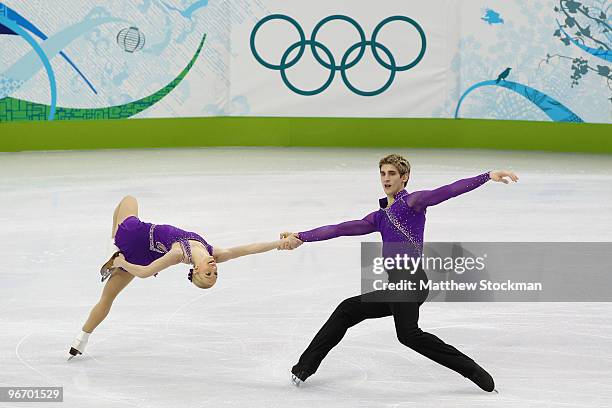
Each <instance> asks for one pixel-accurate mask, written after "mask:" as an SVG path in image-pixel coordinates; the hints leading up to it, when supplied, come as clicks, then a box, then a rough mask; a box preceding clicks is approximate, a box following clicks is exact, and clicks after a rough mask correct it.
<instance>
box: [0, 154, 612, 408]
mask: <svg viewBox="0 0 612 408" xmlns="http://www.w3.org/2000/svg"><path fill="white" fill-rule="evenodd" d="M396 150H397V151H396V152H397V153H401V154H405V155H406V156H407V157H408V158H409V160H410V161H411V164H412V173H411V179H410V182H409V185H408V191H412V190H417V189H426V188H433V187H437V186H440V185H443V184H448V183H450V182H452V181H455V180H457V179H460V178H465V177H469V176H474V175H477V174H480V173H482V172H484V171H487V170H491V169H500V168H509V169H512V170H515V171H516V172H517V173H518V174H519V176H520V177H521V180H520V182H519V183H518V184H515V185H509V186H506V185H502V184H499V183H491V182H490V183H487V184H486V185H485V186H483V187H481V188H479V189H477V190H475V191H473V192H470V193H468V194H466V195H464V196H461V197H458V198H455V199H452V200H450V201H448V202H445V203H442V204H440V205H439V206H437V207H432V208H430V209H429V210H428V214H427V216H428V222H427V226H426V230H425V239H426V240H427V241H457V242H460V241H502V242H507V241H546V242H549V241H608V242H610V241H612V160H611V159H610V156H603V155H602V156H597V155H594V156H587V155H577V154H544V153H525V152H490V151H462V150H407V149H396ZM387 153H390V151H388V150H344V149H337V150H334V149H326V150H316V149H282V148H273V149H243V148H240V149H238V148H236V149H221V148H219V149H185V150H132V151H97V152H50V153H17V154H0V174H1V178H0V191H2V194H1V195H0V208H1V212H0V217H1V225H2V227H1V229H0V231H1V232H0V256H1V258H2V263H1V265H0V327H1V329H0V386H62V387H64V402H63V403H58V404H48V405H47V404H45V407H47V406H49V407H51V406H61V407H96V408H102V407H113V408H115V407H143V408H144V407H182V408H183V407H184V408H187V407H292V408H293V407H296V408H297V407H321V408H322V407H347V408H349V407H350V408H354V407H521V408H525V407H564V408H565V407H580V408H584V407H610V406H612V357H611V356H612V304H610V303H478V304H476V303H471V304H470V303H427V304H425V305H424V306H423V307H422V308H421V318H420V325H421V328H423V329H424V330H426V331H430V332H432V333H434V334H436V335H437V336H439V337H440V338H442V339H443V340H444V341H446V342H447V343H450V344H452V345H454V346H456V347H457V348H459V349H460V350H461V351H463V352H464V353H466V354H468V355H469V356H470V357H472V358H474V359H475V360H476V361H478V362H479V363H480V364H481V365H482V366H483V367H485V368H486V369H487V370H488V371H489V372H491V374H492V375H493V377H494V378H495V380H496V385H497V388H498V389H499V391H500V394H487V393H484V392H482V391H480V390H479V389H477V388H476V387H475V386H474V385H473V384H472V383H471V382H469V381H468V380H466V379H464V378H463V377H461V376H460V375H458V374H456V373H454V372H452V371H450V370H448V369H446V368H444V367H442V366H439V365H437V364H436V363H434V362H432V361H429V360H428V359H426V358H424V357H422V356H420V355H418V354H416V353H415V352H413V351H411V350H410V349H408V348H406V347H404V346H402V345H401V344H400V343H399V342H398V341H397V339H396V335H395V330H394V325H393V320H392V318H385V319H379V320H370V321H365V322H363V323H361V324H359V325H358V326H356V327H354V328H352V329H350V330H349V332H348V333H347V335H346V337H345V338H344V340H343V341H342V342H341V343H340V345H339V346H338V347H337V348H336V349H334V350H333V351H332V352H331V353H330V354H329V356H328V358H327V359H326V360H325V361H324V362H323V364H322V366H321V367H320V369H319V371H318V373H316V374H315V375H314V376H312V377H311V378H310V379H309V380H308V381H307V382H306V383H305V384H304V385H303V386H302V387H301V388H294V387H292V386H290V385H289V370H290V368H291V366H292V365H293V364H294V363H295V362H296V361H297V359H298V357H299V355H300V354H301V352H302V351H303V349H304V348H305V347H306V346H307V344H308V343H309V342H310V340H311V339H312V337H313V336H314V334H315V333H316V331H317V330H318V328H319V327H320V326H321V325H322V323H323V322H324V321H325V320H326V319H327V317H328V316H329V314H330V313H331V312H332V311H333V309H334V308H335V306H336V305H337V304H338V303H339V302H340V301H341V300H343V299H344V298H346V297H349V296H353V295H356V294H358V293H359V291H360V279H359V276H360V274H359V261H360V256H359V254H360V246H359V243H360V242H361V241H362V240H366V241H377V240H379V239H380V237H379V236H378V235H376V234H373V235H370V236H367V237H366V238H361V237H351V238H340V239H336V240H332V241H327V242H322V243H311V244H305V245H303V246H302V247H301V248H298V249H297V250H295V251H293V252H277V251H273V252H270V253H266V254H261V255H256V256H252V257H247V258H241V259H238V260H235V261H231V262H229V263H226V264H221V265H220V266H219V274H220V276H219V281H218V283H217V285H216V286H215V287H214V288H213V289H212V290H208V291H203V290H200V289H196V288H195V287H194V286H192V285H191V284H190V283H189V282H188V281H187V278H186V275H187V267H186V266H185V265H183V266H177V267H174V268H171V269H169V270H167V271H164V272H162V273H160V275H159V276H158V277H157V278H149V279H144V280H143V279H138V278H137V279H135V280H134V281H133V282H132V283H131V284H130V285H129V286H128V287H127V288H126V289H125V291H124V292H123V293H121V294H120V296H119V297H118V299H117V300H116V302H115V304H114V305H113V309H112V310H111V313H110V315H109V317H108V319H107V320H106V321H105V322H103V323H102V324H101V325H100V326H99V327H98V329H97V330H96V331H95V332H94V334H93V335H92V337H91V339H90V343H89V346H88V349H87V352H86V354H85V355H83V356H80V357H79V358H77V359H74V360H73V361H71V362H67V361H66V357H67V351H68V348H69V345H70V343H71V342H72V340H73V338H74V336H75V335H76V334H78V332H79V331H80V328H81V326H82V324H83V322H84V320H85V319H86V317H87V315H88V313H89V310H90V308H91V307H92V306H93V305H94V304H95V303H96V301H97V299H98V297H99V295H100V292H101V290H102V286H103V284H101V283H100V280H99V273H98V270H99V267H100V264H101V263H102V261H104V259H103V258H104V257H105V256H106V251H107V250H108V241H109V238H110V232H111V220H112V214H113V209H114V208H115V206H116V204H117V203H118V201H119V200H120V199H121V198H122V197H123V196H124V195H126V194H131V195H134V196H135V197H137V198H138V200H139V203H140V217H141V218H142V219H143V220H145V221H149V222H154V223H159V224H163V223H169V224H174V225H176V226H179V227H182V228H184V229H187V230H192V231H197V232H199V233H200V234H202V235H203V236H204V237H205V238H206V239H207V240H208V241H209V242H210V243H211V244H212V245H213V246H215V245H217V246H221V247H223V246H232V245H238V244H242V243H249V242H254V241H267V240H274V239H276V238H277V237H278V233H279V232H280V231H283V230H296V231H298V230H303V229H309V228H313V227H317V226H320V225H325V224H332V223H338V222H341V221H345V220H350V219H360V218H362V217H363V216H365V215H366V214H367V213H369V212H371V211H374V210H375V209H376V208H377V199H378V198H379V197H380V196H381V195H382V193H381V188H380V184H379V176H378V168H377V164H378V160H379V158H380V157H382V156H383V155H385V154H387ZM568 256H571V254H568ZM32 405H33V404H28V403H20V404H12V405H11V404H8V403H5V404H2V403H0V406H15V407H27V406H32ZM34 406H38V404H37V405H34Z"/></svg>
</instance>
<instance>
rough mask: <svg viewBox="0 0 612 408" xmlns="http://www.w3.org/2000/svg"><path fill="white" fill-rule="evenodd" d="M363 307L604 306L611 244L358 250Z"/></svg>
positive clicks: (611, 285)
mask: <svg viewBox="0 0 612 408" xmlns="http://www.w3.org/2000/svg"><path fill="white" fill-rule="evenodd" d="M361 249H362V250H361V271H362V273H361V288H362V294H363V295H364V297H363V300H364V301H372V302H377V301H385V302H388V301H394V302H424V301H426V300H427V301H454V302H483V301H485V302H491V301H502V302H541V301H550V302H576V301H577V302H598V301H604V302H610V301H612V244H611V243H602V242H597V243H516V242H513V243H491V242H487V243H475V242H470V243H440V242H436V243H430V244H426V245H425V247H424V248H422V249H421V248H415V247H412V246H410V245H409V244H405V243H390V244H389V243H385V244H384V245H383V244H381V243H362V246H361Z"/></svg>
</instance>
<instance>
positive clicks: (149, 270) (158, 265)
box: [113, 247, 183, 278]
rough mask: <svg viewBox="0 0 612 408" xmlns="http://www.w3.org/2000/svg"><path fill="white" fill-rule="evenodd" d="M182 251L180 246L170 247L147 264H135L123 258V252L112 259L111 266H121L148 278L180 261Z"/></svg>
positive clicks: (129, 271) (138, 275)
mask: <svg viewBox="0 0 612 408" xmlns="http://www.w3.org/2000/svg"><path fill="white" fill-rule="evenodd" d="M182 259H183V251H182V250H181V249H180V248H174V247H173V248H172V249H171V250H170V251H168V253H166V254H165V255H164V256H162V257H161V258H159V259H156V260H154V261H153V262H151V263H150V264H149V265H147V266H143V265H136V264H133V263H129V262H128V261H126V260H125V257H124V256H123V254H119V256H117V257H116V258H115V260H114V261H113V268H121V269H123V270H125V271H126V272H128V273H130V274H132V275H134V276H137V277H139V278H148V277H150V276H153V275H155V274H156V273H158V272H161V271H163V270H164V269H166V268H169V267H170V266H173V265H177V264H179V263H181V260H182Z"/></svg>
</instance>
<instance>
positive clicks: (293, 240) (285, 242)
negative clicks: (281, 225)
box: [278, 232, 304, 251]
mask: <svg viewBox="0 0 612 408" xmlns="http://www.w3.org/2000/svg"><path fill="white" fill-rule="evenodd" d="M280 239H281V240H280V244H279V246H278V249H279V250H281V251H285V250H287V251H290V250H293V249H295V248H297V247H299V246H300V245H302V244H303V243H304V242H302V241H301V240H300V239H299V238H298V235H297V234H296V233H295V232H281V234H280Z"/></svg>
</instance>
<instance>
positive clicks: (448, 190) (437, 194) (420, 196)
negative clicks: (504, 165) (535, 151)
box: [408, 170, 518, 211]
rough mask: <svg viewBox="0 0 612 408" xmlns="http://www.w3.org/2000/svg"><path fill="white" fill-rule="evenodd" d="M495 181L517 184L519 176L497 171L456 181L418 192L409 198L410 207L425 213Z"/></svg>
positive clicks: (505, 171)
mask: <svg viewBox="0 0 612 408" xmlns="http://www.w3.org/2000/svg"><path fill="white" fill-rule="evenodd" d="M489 180H493V181H497V182H500V183H504V184H508V183H509V182H510V180H511V181H514V182H517V181H518V176H517V175H516V174H515V173H514V172H511V171H507V170H496V171H491V172H487V173H483V174H480V175H478V176H476V177H470V178H466V179H462V180H458V181H455V182H454V183H452V184H448V185H446V186H442V187H439V188H436V189H435V190H425V191H417V192H414V193H412V194H411V195H410V196H409V197H408V205H409V206H410V207H412V208H414V209H415V210H417V211H423V210H424V209H425V208H427V207H430V206H432V205H436V204H440V203H441V202H443V201H446V200H448V199H450V198H453V197H457V196H458V195H461V194H464V193H467V192H469V191H472V190H474V189H476V188H478V187H480V186H482V185H483V184H485V183H486V182H487V181H489Z"/></svg>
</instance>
